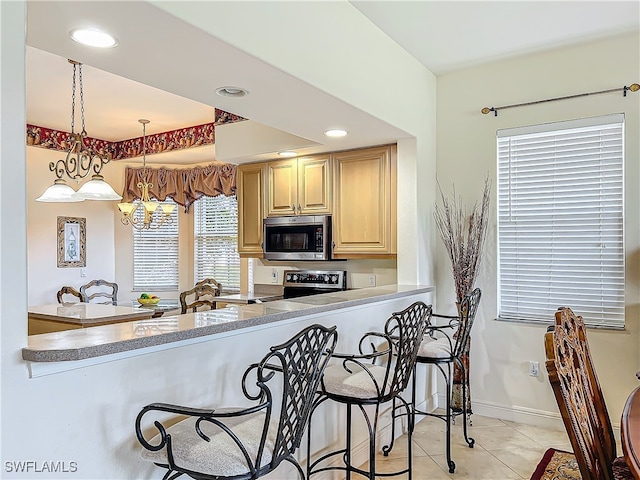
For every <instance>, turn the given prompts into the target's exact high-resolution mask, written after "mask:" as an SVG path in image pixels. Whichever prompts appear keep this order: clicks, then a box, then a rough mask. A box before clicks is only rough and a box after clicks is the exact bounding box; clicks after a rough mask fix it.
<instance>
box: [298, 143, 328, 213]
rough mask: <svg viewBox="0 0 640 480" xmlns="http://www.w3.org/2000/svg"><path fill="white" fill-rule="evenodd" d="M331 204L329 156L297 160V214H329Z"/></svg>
mask: <svg viewBox="0 0 640 480" xmlns="http://www.w3.org/2000/svg"><path fill="white" fill-rule="evenodd" d="M331 203H332V202H331V155H330V154H324V155H316V156H312V157H302V158H298V203H297V204H296V207H297V209H298V210H297V212H298V214H302V215H320V214H329V213H331Z"/></svg>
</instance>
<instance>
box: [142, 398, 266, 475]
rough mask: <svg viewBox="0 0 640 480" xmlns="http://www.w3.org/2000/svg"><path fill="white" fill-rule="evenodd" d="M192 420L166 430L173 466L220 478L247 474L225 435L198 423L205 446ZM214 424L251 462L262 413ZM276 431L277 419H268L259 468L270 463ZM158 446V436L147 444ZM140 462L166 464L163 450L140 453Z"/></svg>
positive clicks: (242, 461)
mask: <svg viewBox="0 0 640 480" xmlns="http://www.w3.org/2000/svg"><path fill="white" fill-rule="evenodd" d="M237 410H240V409H239V408H238V409H231V408H225V409H217V410H216V413H220V412H223V411H224V412H231V411H237ZM196 420H197V417H188V418H187V419H185V420H182V421H181V422H178V423H176V424H175V425H172V426H171V427H169V428H167V433H168V434H170V435H171V444H172V451H173V460H174V463H175V464H176V466H178V467H180V468H184V469H188V470H192V471H195V472H202V473H205V474H207V475H211V476H221V477H232V476H234V475H244V474H246V473H247V472H249V468H248V466H247V461H246V460H245V458H244V455H243V454H242V452H241V451H240V449H239V448H238V446H237V444H236V443H235V442H234V441H233V440H232V439H231V437H230V436H229V435H228V434H227V433H225V432H224V431H223V430H221V429H220V427H218V426H216V425H214V424H212V423H211V422H200V429H201V430H202V431H203V433H204V434H205V435H207V436H208V437H209V438H211V441H210V442H207V441H206V440H204V439H203V438H201V437H200V436H199V435H198V434H197V433H196V429H195V424H196ZM217 420H219V421H220V422H222V423H223V424H224V425H226V426H227V427H229V428H230V429H231V430H232V431H233V433H234V434H235V435H236V436H237V437H238V439H239V440H240V442H241V443H242V445H244V448H246V449H247V452H248V453H249V458H251V461H252V462H255V461H256V455H257V452H258V447H259V445H260V437H261V435H262V431H263V429H264V421H265V415H264V413H262V412H257V413H252V414H249V415H243V416H240V417H231V418H218V419H217ZM277 429H278V419H272V420H271V422H270V425H269V434H268V435H267V439H266V441H265V448H264V452H263V454H262V459H261V465H260V466H261V467H262V466H264V465H267V464H268V463H269V462H271V458H272V456H273V449H274V443H275V436H276V435H275V432H277ZM159 442H160V435H159V434H158V435H156V436H155V437H154V438H153V439H151V441H150V443H151V444H152V445H157V444H158V443H159ZM142 458H144V459H145V460H150V461H152V462H154V463H158V464H161V465H168V464H169V461H168V459H167V452H166V448H163V449H162V450H158V451H156V452H152V451H149V450H147V449H143V450H142Z"/></svg>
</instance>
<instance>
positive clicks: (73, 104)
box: [69, 60, 76, 135]
mask: <svg viewBox="0 0 640 480" xmlns="http://www.w3.org/2000/svg"><path fill="white" fill-rule="evenodd" d="M69 61H70V62H71V63H73V81H72V83H71V134H72V135H75V133H76V132H75V124H76V63H75V62H72V61H71V60H69Z"/></svg>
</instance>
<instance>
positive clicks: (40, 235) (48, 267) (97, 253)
mask: <svg viewBox="0 0 640 480" xmlns="http://www.w3.org/2000/svg"><path fill="white" fill-rule="evenodd" d="M61 158H64V155H63V154H62V153H61V152H56V151H53V150H46V149H43V148H38V147H27V176H28V178H29V181H28V182H27V198H26V202H27V228H28V233H27V248H28V250H27V251H28V264H29V276H28V278H29V305H40V304H46V303H56V302H57V300H56V292H57V291H58V290H60V287H62V286H63V285H71V286H73V287H75V288H76V289H78V288H79V287H80V285H82V284H84V283H87V282H88V281H89V280H91V279H94V278H103V279H105V280H109V281H113V280H114V278H115V250H114V245H113V230H114V223H113V215H114V212H113V209H114V208H117V207H116V206H115V203H114V202H95V201H84V202H78V203H42V202H36V201H35V199H36V198H37V197H39V196H40V195H41V194H42V192H44V191H45V190H46V188H47V187H48V186H50V185H51V184H53V180H54V179H55V178H56V177H55V174H54V173H53V172H51V171H50V170H49V162H56V161H57V160H58V159H61ZM67 184H68V185H70V186H72V187H74V188H76V189H77V186H76V185H75V184H74V182H72V181H68V182H67ZM58 217H81V218H85V219H86V233H87V235H86V265H87V266H86V268H84V269H81V268H80V267H69V268H58V267H57V253H56V252H57V238H58V236H57V233H56V226H57V218H58ZM81 270H84V271H86V277H84V278H83V277H81Z"/></svg>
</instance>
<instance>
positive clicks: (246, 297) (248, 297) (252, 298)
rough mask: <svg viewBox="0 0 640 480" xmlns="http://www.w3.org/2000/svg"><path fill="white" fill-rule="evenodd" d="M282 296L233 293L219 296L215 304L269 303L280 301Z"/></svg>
mask: <svg viewBox="0 0 640 480" xmlns="http://www.w3.org/2000/svg"><path fill="white" fill-rule="evenodd" d="M281 298H282V295H260V294H255V293H234V294H231V295H220V296H219V297H216V298H215V300H216V302H226V303H242V304H249V303H260V302H271V301H274V300H280V299H281Z"/></svg>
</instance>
